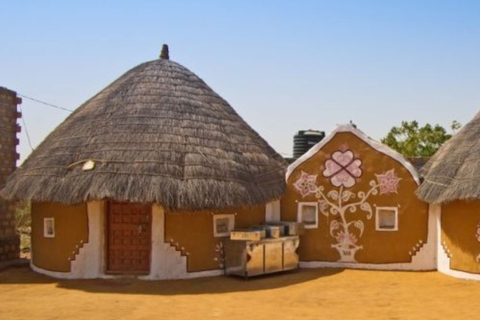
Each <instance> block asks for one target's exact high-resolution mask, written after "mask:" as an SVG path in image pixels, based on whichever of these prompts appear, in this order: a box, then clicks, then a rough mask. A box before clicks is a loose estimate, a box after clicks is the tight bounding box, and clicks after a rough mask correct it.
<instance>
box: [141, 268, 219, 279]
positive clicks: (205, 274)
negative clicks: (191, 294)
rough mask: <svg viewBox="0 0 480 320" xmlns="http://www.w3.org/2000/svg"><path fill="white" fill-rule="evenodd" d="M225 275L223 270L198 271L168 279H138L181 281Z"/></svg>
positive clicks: (150, 276) (151, 277)
mask: <svg viewBox="0 0 480 320" xmlns="http://www.w3.org/2000/svg"><path fill="white" fill-rule="evenodd" d="M224 274H225V271H224V270H221V269H218V270H207V271H198V272H184V273H181V275H179V276H177V277H169V278H157V277H154V276H152V275H151V274H150V275H148V276H142V277H138V278H139V279H141V280H152V281H154V280H182V279H194V278H204V277H216V276H223V275H224Z"/></svg>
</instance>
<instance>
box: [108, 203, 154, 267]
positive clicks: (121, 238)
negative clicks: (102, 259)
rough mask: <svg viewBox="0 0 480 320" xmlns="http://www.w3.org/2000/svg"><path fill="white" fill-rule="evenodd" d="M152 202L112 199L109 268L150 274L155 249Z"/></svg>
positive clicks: (109, 210) (109, 221)
mask: <svg viewBox="0 0 480 320" xmlns="http://www.w3.org/2000/svg"><path fill="white" fill-rule="evenodd" d="M151 221H152V206H151V205H145V204H135V203H123V202H113V201H111V202H109V205H108V214H107V272H109V273H122V274H148V273H149V272H150V252H151V249H152V222H151Z"/></svg>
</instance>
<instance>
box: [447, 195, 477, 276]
mask: <svg viewBox="0 0 480 320" xmlns="http://www.w3.org/2000/svg"><path fill="white" fill-rule="evenodd" d="M441 228H442V231H441V246H442V247H443V248H442V249H443V250H445V252H446V253H447V256H449V258H450V269H453V270H458V271H465V272H469V273H477V274H480V201H453V202H451V203H448V204H446V205H443V206H442V215H441Z"/></svg>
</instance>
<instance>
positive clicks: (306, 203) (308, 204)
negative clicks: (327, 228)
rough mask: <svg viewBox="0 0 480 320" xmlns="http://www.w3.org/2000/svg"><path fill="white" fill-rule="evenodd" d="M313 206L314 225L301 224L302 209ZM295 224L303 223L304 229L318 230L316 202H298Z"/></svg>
mask: <svg viewBox="0 0 480 320" xmlns="http://www.w3.org/2000/svg"><path fill="white" fill-rule="evenodd" d="M305 206H314V207H315V224H307V223H304V222H303V211H302V209H303V207H305ZM297 222H300V223H303V225H304V227H305V229H318V202H317V201H312V202H298V205H297Z"/></svg>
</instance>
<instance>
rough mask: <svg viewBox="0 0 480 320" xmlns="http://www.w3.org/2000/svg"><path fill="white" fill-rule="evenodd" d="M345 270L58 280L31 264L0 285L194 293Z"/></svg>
mask: <svg viewBox="0 0 480 320" xmlns="http://www.w3.org/2000/svg"><path fill="white" fill-rule="evenodd" d="M342 271H343V269H302V270H295V271H290V272H284V273H277V274H271V275H265V276H260V277H255V278H249V279H248V280H245V279H243V278H240V277H225V276H218V277H208V278H197V279H188V280H162V281H160V280H158V281H149V280H137V279H134V278H117V279H94V280H58V279H54V278H50V277H47V276H45V275H41V274H37V273H35V272H33V271H32V270H30V268H28V267H22V268H10V269H8V270H4V271H3V272H0V285H1V284H32V285H35V284H56V285H57V287H59V288H63V289H68V290H81V291H85V292H94V293H124V294H149V295H194V294H215V293H226V292H237V291H257V290H269V289H276V288H280V287H287V286H293V285H297V284H300V283H303V282H306V281H310V280H314V279H318V278H322V277H328V276H332V275H335V274H337V273H340V272H342Z"/></svg>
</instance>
